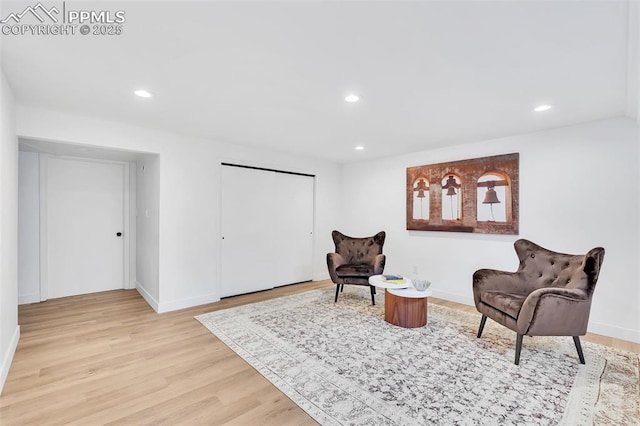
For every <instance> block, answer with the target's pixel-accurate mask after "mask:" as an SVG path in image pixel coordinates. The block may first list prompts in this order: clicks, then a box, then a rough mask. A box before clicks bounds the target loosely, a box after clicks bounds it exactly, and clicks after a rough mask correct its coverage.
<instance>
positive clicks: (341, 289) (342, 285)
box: [340, 284, 344, 293]
mask: <svg viewBox="0 0 640 426" xmlns="http://www.w3.org/2000/svg"><path fill="white" fill-rule="evenodd" d="M340 293H344V284H340Z"/></svg>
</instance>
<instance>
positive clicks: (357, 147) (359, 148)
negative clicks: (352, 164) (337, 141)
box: [356, 145, 364, 151]
mask: <svg viewBox="0 0 640 426" xmlns="http://www.w3.org/2000/svg"><path fill="white" fill-rule="evenodd" d="M363 149H364V146H362V145H358V146H356V151H362V150H363Z"/></svg>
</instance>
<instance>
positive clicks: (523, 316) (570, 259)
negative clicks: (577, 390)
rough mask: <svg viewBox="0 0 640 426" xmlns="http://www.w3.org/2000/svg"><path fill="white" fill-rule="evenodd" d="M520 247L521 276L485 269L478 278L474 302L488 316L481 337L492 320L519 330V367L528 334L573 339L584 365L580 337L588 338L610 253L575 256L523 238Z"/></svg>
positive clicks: (517, 247)
mask: <svg viewBox="0 0 640 426" xmlns="http://www.w3.org/2000/svg"><path fill="white" fill-rule="evenodd" d="M514 247H515V250H516V253H517V255H518V259H520V266H519V267H518V270H517V272H503V271H496V270H493V269H480V270H479V271H476V272H475V273H474V274H473V299H474V302H475V304H476V308H477V309H478V311H479V312H480V313H481V314H482V319H481V320H480V328H479V329H478V338H480V337H481V336H482V330H483V329H484V325H485V322H486V321H487V317H489V318H491V319H492V320H494V321H496V322H498V323H500V324H502V325H504V326H505V327H507V328H510V329H511V330H513V331H515V332H516V334H517V337H516V356H515V363H516V365H517V364H519V363H520V351H521V349H522V337H523V336H524V335H527V336H572V337H573V341H574V343H575V346H576V350H577V351H578V357H579V358H580V363H582V364H584V363H585V361H584V355H583V353H582V346H581V345H580V338H579V336H584V335H585V334H586V333H587V323H588V322H589V313H590V311H591V298H592V296H593V291H594V289H595V286H596V282H597V281H598V275H599V273H600V267H601V266H602V260H603V258H604V249H603V248H602V247H597V248H594V249H592V250H590V251H589V252H588V253H587V254H585V255H571V254H563V253H556V252H553V251H551V250H547V249H545V248H542V247H540V246H538V245H536V244H534V243H532V242H531V241H527V240H522V239H521V240H518V241H516V242H515V244H514Z"/></svg>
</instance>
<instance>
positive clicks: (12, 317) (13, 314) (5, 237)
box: [0, 70, 20, 392]
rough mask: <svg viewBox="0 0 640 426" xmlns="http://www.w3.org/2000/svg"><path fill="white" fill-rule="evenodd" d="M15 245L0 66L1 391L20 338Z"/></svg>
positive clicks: (12, 140) (14, 174)
mask: <svg viewBox="0 0 640 426" xmlns="http://www.w3.org/2000/svg"><path fill="white" fill-rule="evenodd" d="M17 247H18V138H17V137H16V129H15V107H14V97H13V94H12V92H11V88H10V87H9V83H8V82H7V79H6V78H5V75H4V72H3V71H1V70H0V362H1V364H0V392H1V391H2V388H3V387H4V383H5V380H6V378H7V375H8V373H9V367H10V366H11V361H12V360H13V354H14V353H15V350H16V347H17V345H18V340H19V338H20V327H19V326H18V250H17Z"/></svg>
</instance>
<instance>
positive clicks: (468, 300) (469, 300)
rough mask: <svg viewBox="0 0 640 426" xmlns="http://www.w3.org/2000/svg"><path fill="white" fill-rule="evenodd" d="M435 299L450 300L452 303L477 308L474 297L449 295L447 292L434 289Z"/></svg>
mask: <svg viewBox="0 0 640 426" xmlns="http://www.w3.org/2000/svg"><path fill="white" fill-rule="evenodd" d="M433 297H437V298H438V299H444V300H449V301H451V302H457V303H462V304H463V305H469V306H475V303H474V301H473V297H469V296H461V295H459V294H455V293H447V292H446V291H440V290H436V289H433Z"/></svg>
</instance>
